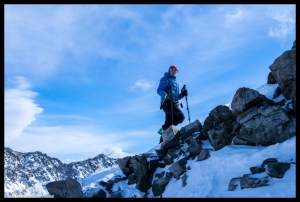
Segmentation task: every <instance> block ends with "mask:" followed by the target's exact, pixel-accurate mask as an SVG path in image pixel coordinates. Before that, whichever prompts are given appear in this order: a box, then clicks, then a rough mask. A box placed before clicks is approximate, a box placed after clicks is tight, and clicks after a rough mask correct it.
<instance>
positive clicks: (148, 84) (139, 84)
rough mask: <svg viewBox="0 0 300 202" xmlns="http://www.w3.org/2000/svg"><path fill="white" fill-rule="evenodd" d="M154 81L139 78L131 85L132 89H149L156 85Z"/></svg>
mask: <svg viewBox="0 0 300 202" xmlns="http://www.w3.org/2000/svg"><path fill="white" fill-rule="evenodd" d="M154 84H155V83H154V82H153V81H147V80H143V79H141V80H138V81H136V82H135V84H134V85H133V86H131V87H130V89H131V90H133V89H135V88H138V89H142V90H143V91H148V90H149V89H151V88H153V87H154Z"/></svg>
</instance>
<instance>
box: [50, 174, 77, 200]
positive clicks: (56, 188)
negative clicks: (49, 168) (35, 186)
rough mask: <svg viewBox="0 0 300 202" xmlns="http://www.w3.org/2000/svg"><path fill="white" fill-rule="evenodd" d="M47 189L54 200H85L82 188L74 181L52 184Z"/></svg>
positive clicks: (68, 180) (61, 181)
mask: <svg viewBox="0 0 300 202" xmlns="http://www.w3.org/2000/svg"><path fill="white" fill-rule="evenodd" d="M46 188H47V190H48V192H49V193H50V195H53V196H54V198H83V192H82V187H81V185H80V183H79V182H78V181H77V180H74V179H70V178H68V179H66V180H60V181H55V182H50V183H48V184H46Z"/></svg>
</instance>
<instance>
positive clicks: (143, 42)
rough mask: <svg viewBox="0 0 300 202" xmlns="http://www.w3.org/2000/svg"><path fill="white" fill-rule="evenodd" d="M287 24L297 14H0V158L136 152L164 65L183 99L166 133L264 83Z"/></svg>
mask: <svg viewBox="0 0 300 202" xmlns="http://www.w3.org/2000/svg"><path fill="white" fill-rule="evenodd" d="M295 16H296V4H228V5H226V4H162V5H158V4H4V146H5V147H9V148H11V149H13V150H15V151H18V152H35V151H40V152H42V153H45V154H47V155H48V156H50V157H54V158H58V159H59V160H61V161H62V162H63V163H70V162H76V161H82V160H86V159H88V158H93V157H95V156H97V155H98V154H104V155H106V156H108V157H111V158H121V157H124V156H128V155H134V154H139V153H142V152H144V151H147V150H149V149H151V148H153V146H154V145H157V144H158V143H159V138H160V136H159V134H158V133H157V131H158V130H159V129H160V128H161V126H162V124H163V123H164V118H165V114H164V112H163V111H162V110H160V109H159V106H160V103H159V102H160V97H159V95H158V94H157V93H156V89H157V87H158V84H159V80H160V78H162V77H163V75H164V73H165V72H167V70H168V67H169V66H170V65H173V64H174V65H176V66H177V67H178V70H179V71H178V74H177V78H176V79H177V82H178V83H179V85H180V88H181V87H182V86H183V85H184V84H186V87H187V90H188V97H187V99H185V98H183V99H182V100H181V101H182V104H183V108H182V111H183V112H184V114H185V117H186V119H185V120H184V122H183V123H181V124H179V125H178V126H177V127H179V128H181V127H183V126H185V125H187V124H189V118H190V121H191V122H193V121H195V120H199V121H200V122H201V123H202V124H203V122H204V120H205V119H206V118H207V116H208V114H209V112H210V111H211V110H212V109H214V108H215V107H216V106H218V105H225V104H228V103H231V101H232V99H233V97H234V94H235V92H236V91H237V90H238V88H240V87H248V88H251V89H257V88H258V87H260V86H262V85H263V84H265V83H266V82H267V76H268V74H269V72H270V69H269V66H270V65H271V64H272V63H273V62H274V60H275V59H276V58H277V57H279V56H280V55H281V54H282V53H283V52H284V51H288V50H290V49H291V47H292V45H293V42H294V41H295V39H296V30H295V27H296V24H295V22H296V20H295ZM187 104H188V108H189V110H187ZM188 113H189V115H190V116H188Z"/></svg>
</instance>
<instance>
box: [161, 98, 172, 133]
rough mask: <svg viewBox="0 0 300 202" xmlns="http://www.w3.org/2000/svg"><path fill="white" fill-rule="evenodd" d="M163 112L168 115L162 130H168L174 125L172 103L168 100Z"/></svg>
mask: <svg viewBox="0 0 300 202" xmlns="http://www.w3.org/2000/svg"><path fill="white" fill-rule="evenodd" d="M162 109H163V111H164V112H165V114H166V117H165V123H164V125H162V129H163V130H166V129H168V128H169V127H170V125H172V111H171V101H170V100H166V101H165V102H164V104H163V106H162Z"/></svg>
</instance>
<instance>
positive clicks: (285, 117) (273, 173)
mask: <svg viewBox="0 0 300 202" xmlns="http://www.w3.org/2000/svg"><path fill="white" fill-rule="evenodd" d="M295 52H296V43H295V42H294V46H293V48H292V50H291V51H286V52H285V53H283V54H282V56H280V57H278V58H277V59H276V60H275V62H274V63H273V64H272V65H271V66H270V69H271V71H272V73H271V74H269V76H268V81H267V83H276V82H278V84H279V89H278V88H277V89H276V91H275V92H274V96H273V98H276V97H278V96H279V95H280V94H282V95H283V96H284V97H285V99H283V100H281V101H278V102H275V101H274V100H271V99H268V98H267V97H266V96H265V95H262V94H260V93H259V92H258V91H256V90H253V89H250V88H246V87H243V88H239V89H238V90H237V91H236V93H235V95H234V97H233V99H232V102H231V109H230V108H229V107H227V106H223V105H219V106H217V107H215V108H214V109H213V110H211V111H210V113H209V116H208V117H207V118H206V119H205V121H204V125H203V126H202V125H201V123H200V122H199V120H196V121H195V122H193V123H190V124H188V125H187V126H184V127H182V128H181V129H180V130H179V129H178V128H177V127H176V126H173V125H172V126H170V127H169V128H168V129H167V130H166V131H165V132H164V133H163V135H162V138H163V142H162V143H161V147H160V148H159V149H156V154H157V157H158V160H159V161H158V162H157V159H155V164H153V165H155V166H154V168H152V170H153V169H155V167H157V166H158V165H160V166H162V167H164V166H165V165H170V167H169V170H170V172H168V173H165V172H163V173H160V174H158V175H156V176H150V178H147V177H145V178H144V179H145V181H146V184H147V186H144V187H143V188H144V190H142V189H140V188H138V186H137V188H138V189H139V190H140V191H142V192H145V197H146V196H147V193H148V191H147V190H149V189H150V188H152V192H153V195H154V196H161V194H162V193H163V192H164V190H165V187H166V186H167V184H168V183H169V181H170V179H171V178H172V177H174V178H176V179H177V180H179V179H180V178H181V179H182V186H185V185H186V179H187V177H188V174H187V170H188V169H189V168H188V167H186V165H187V162H188V161H189V160H191V159H195V158H196V159H197V161H199V163H201V161H204V160H206V159H208V158H209V157H210V153H209V150H208V149H204V148H202V142H201V141H202V140H209V142H210V143H211V145H212V146H213V148H214V150H219V149H222V148H223V147H225V146H227V145H231V144H236V145H249V146H259V145H263V146H269V145H273V144H276V143H282V142H284V141H286V140H288V139H290V138H292V137H294V136H295V135H296V124H295V123H296V122H295V119H296V116H295V115H296V113H295V109H296V93H295V92H296V71H295V70H296V58H295ZM274 80H275V81H276V82H275V81H274ZM286 100H292V101H291V102H290V103H292V106H290V105H289V104H290V103H289V104H287V103H286V102H285V101H286ZM131 158H132V157H125V158H123V159H121V160H120V161H119V162H123V163H119V166H120V168H121V170H122V172H123V173H124V174H125V175H126V176H128V175H129V174H130V173H133V174H134V175H135V176H141V175H140V174H139V172H137V170H136V171H134V170H133V169H132V168H131V167H132V166H131V164H130V163H129V162H130V159H131ZM134 158H137V157H134ZM145 161H146V160H144V161H136V163H137V164H140V165H139V166H136V167H138V168H141V167H143V168H146V166H145ZM290 163H293V162H277V159H274V158H269V159H266V160H265V161H264V162H263V163H262V165H261V166H258V167H251V168H249V169H250V171H251V173H250V174H245V175H244V176H242V177H237V178H233V179H232V180H231V181H230V182H228V183H229V185H228V190H229V191H234V190H235V189H236V187H237V186H238V185H239V186H240V187H241V188H242V189H244V188H258V187H261V186H268V185H269V184H268V181H269V178H282V177H283V176H284V173H285V172H286V171H287V170H288V169H289V167H290ZM140 172H141V171H140ZM149 172H150V171H149V169H148V170H147V169H146V170H145V169H142V173H143V174H144V175H145V174H146V173H149ZM263 172H265V174H266V175H265V176H264V177H262V178H256V177H253V176H252V175H254V174H257V173H263ZM151 173H153V171H151ZM152 177H154V178H155V179H152ZM156 178H157V179H156ZM135 179H137V180H136V184H137V185H138V184H143V183H142V182H141V181H142V180H144V179H142V178H141V177H138V178H135ZM149 180H150V182H151V181H152V182H153V183H152V184H150V183H149Z"/></svg>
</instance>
